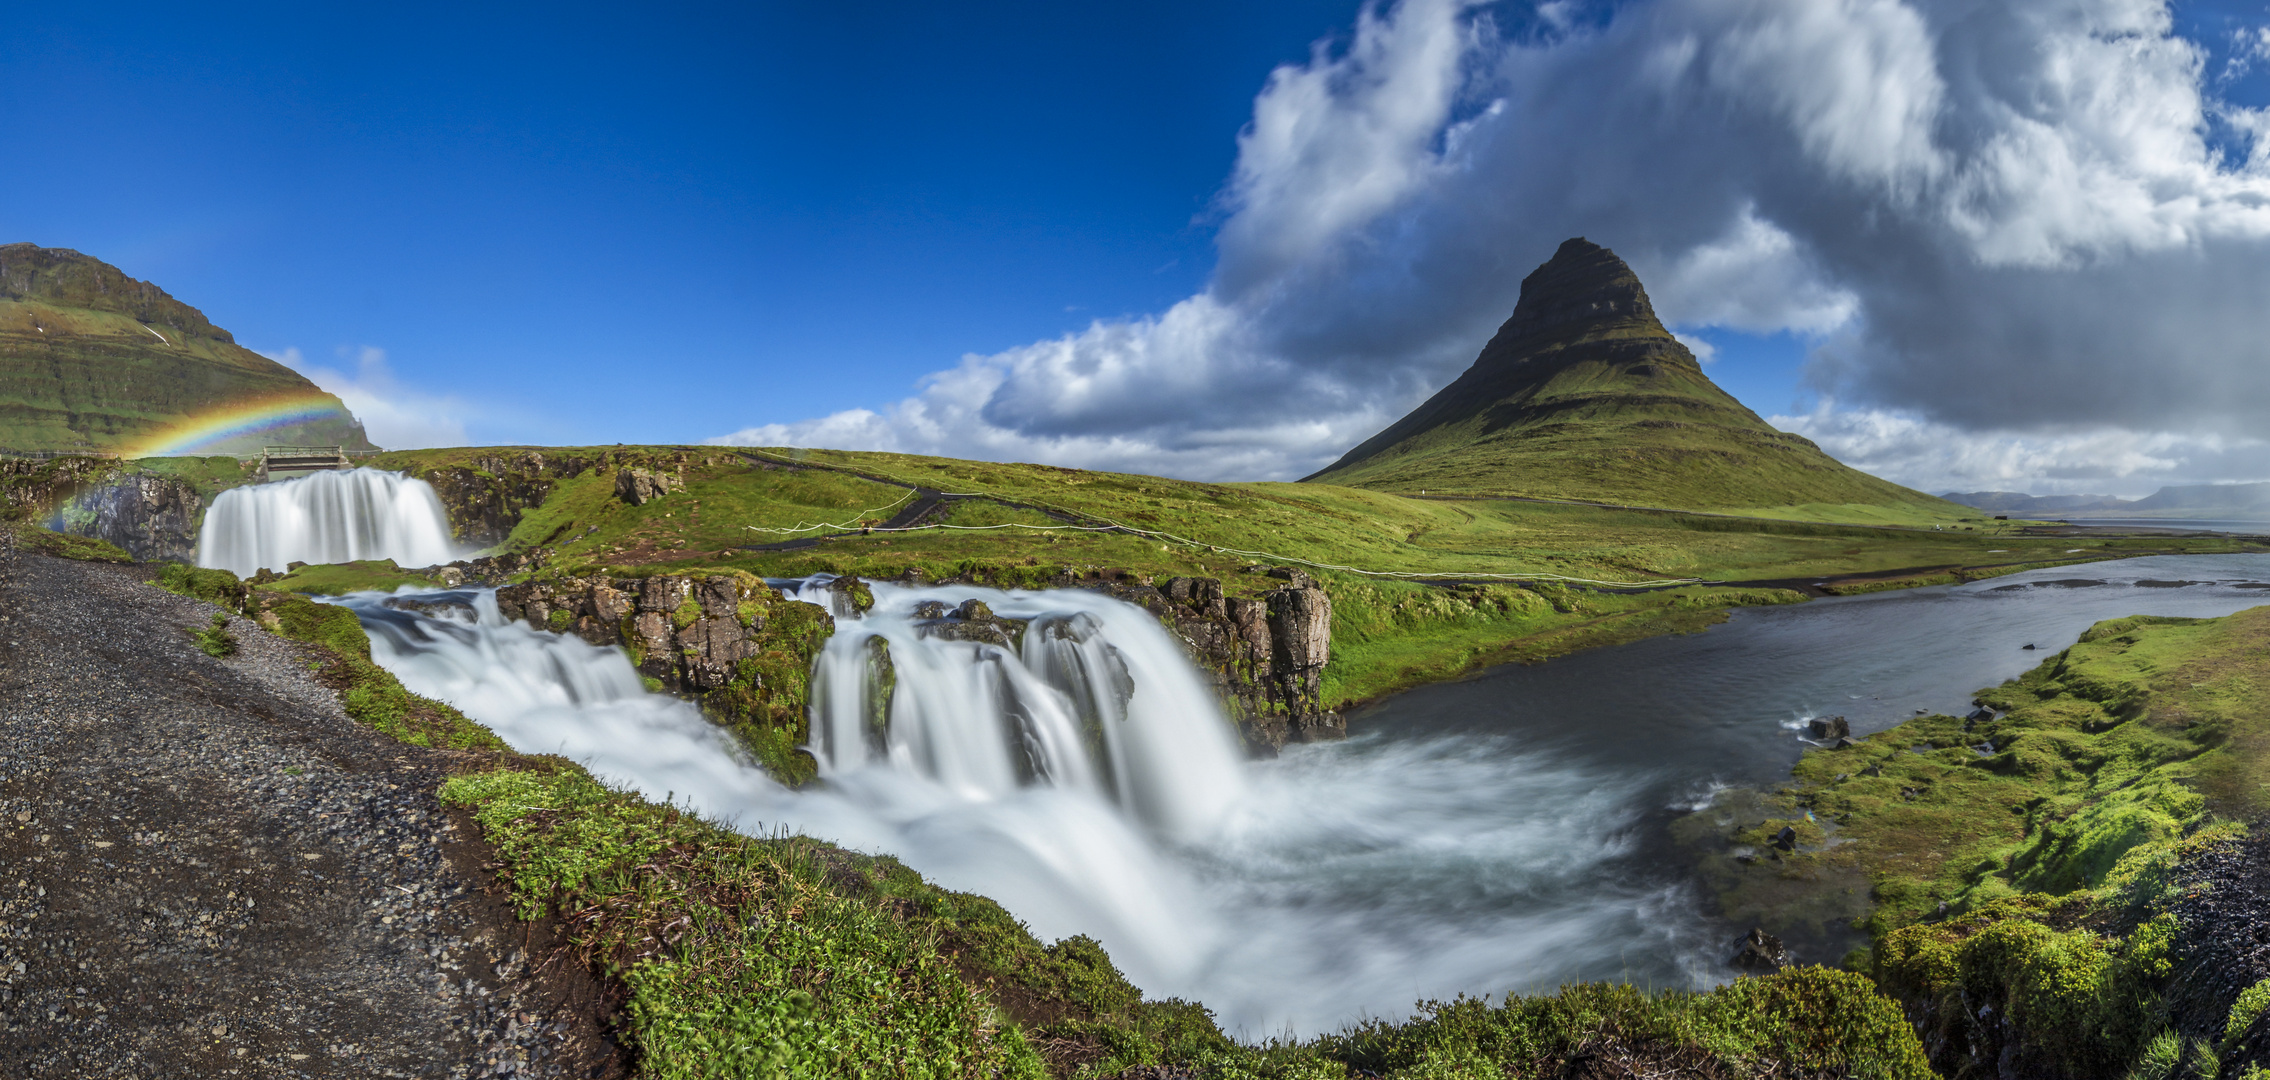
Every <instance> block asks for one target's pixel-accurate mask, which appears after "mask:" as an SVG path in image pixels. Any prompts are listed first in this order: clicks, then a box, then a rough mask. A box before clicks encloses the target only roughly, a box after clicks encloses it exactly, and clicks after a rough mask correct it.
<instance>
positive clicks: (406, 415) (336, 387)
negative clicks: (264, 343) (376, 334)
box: [263, 345, 473, 450]
mask: <svg viewBox="0 0 2270 1080" xmlns="http://www.w3.org/2000/svg"><path fill="white" fill-rule="evenodd" d="M263 355H265V356H267V357H268V358H269V359H271V360H274V361H276V362H277V363H280V364H282V365H284V366H285V367H288V368H291V369H292V370H294V371H297V372H299V373H300V374H302V375H305V376H307V378H308V380H309V381H311V382H313V383H315V385H317V386H320V387H322V388H323V389H324V390H325V391H327V392H329V393H331V394H334V395H337V397H338V398H339V400H340V401H342V402H344V403H346V406H347V411H349V412H352V413H354V414H355V419H357V420H360V421H362V422H363V432H364V434H365V435H367V436H368V437H369V438H370V441H371V442H373V443H376V444H378V445H379V446H383V447H385V448H386V449H389V450H419V449H424V448H427V447H434V446H465V445H468V444H469V441H468V440H467V439H466V437H465V421H466V420H467V419H469V418H470V417H471V416H472V415H473V410H472V408H471V407H469V406H468V405H466V403H465V402H464V401H462V400H460V399H458V398H457V397H455V396H450V395H442V396H435V395H432V394H427V393H425V392H423V391H420V390H416V389H412V388H410V387H407V386H404V385H402V384H401V383H400V382H399V381H398V380H396V379H395V377H394V372H393V369H391V368H389V367H388V366H387V363H386V350H384V349H379V348H373V347H371V346H368V345H365V346H363V347H362V348H361V349H360V350H356V351H355V352H354V354H353V356H352V359H353V361H354V364H355V372H354V374H352V375H350V374H347V373H345V372H342V371H339V370H337V369H334V368H328V367H317V366H313V365H311V364H310V363H309V362H308V359H307V358H306V357H305V356H302V355H300V351H299V350H298V349H296V348H291V349H285V350H284V351H283V352H280V353H265V354H263ZM339 357H340V359H342V360H346V359H349V358H350V357H349V354H348V350H347V349H344V348H342V349H340V350H339Z"/></svg>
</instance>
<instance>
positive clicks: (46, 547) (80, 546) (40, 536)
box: [17, 525, 134, 563]
mask: <svg viewBox="0 0 2270 1080" xmlns="http://www.w3.org/2000/svg"><path fill="white" fill-rule="evenodd" d="M17 535H18V536H20V537H22V538H23V541H24V546H26V547H28V548H30V549H31V550H33V551H36V552H39V553H40V554H42V555H53V556H55V557H57V558H62V559H77V560H79V561H80V562H107V563H130V562H133V561H134V556H132V555H129V554H127V553H126V550H125V549H124V548H121V547H119V546H118V545H116V544H113V543H111V542H110V541H108V540H102V539H98V538H96V537H92V536H73V535H71V534H69V533H59V532H51V531H49V530H47V529H42V528H40V527H38V526H36V525H31V526H24V527H22V528H20V529H18V530H17Z"/></svg>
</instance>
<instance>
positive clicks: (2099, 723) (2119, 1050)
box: [1694, 607, 2270, 1078]
mask: <svg viewBox="0 0 2270 1080" xmlns="http://www.w3.org/2000/svg"><path fill="white" fill-rule="evenodd" d="M2266 688H2270V607H2261V608H2254V609H2251V610H2248V611H2243V612H2239V613H2237V614H2234V615H2230V616H2225V617H2222V618H2215V619H2177V618H2154V617H2132V618H2124V619H2114V620H2109V621H2106V622H2102V623H2099V624H2097V625H2096V626H2095V627H2093V628H2092V629H2090V630H2089V631H2088V632H2087V633H2086V634H2084V635H2082V637H2081V640H2080V642H2079V643H2078V644H2076V645H2074V646H2073V647H2072V648H2070V649H2067V650H2065V651H2063V652H2060V653H2058V654H2057V655H2055V656H2052V657H2050V658H2049V659H2047V660H2045V661H2044V662H2043V663H2042V664H2041V665H2040V666H2038V667H2036V668H2035V669H2034V670H2032V671H2030V672H2027V673H2026V674H2025V675H2024V676H2023V677H2021V678H2018V679H2015V680H2012V681H2011V682H2009V683H2006V684H2004V685H2002V686H1999V687H1995V688H1992V689H1989V690H1986V691H1982V692H1981V694H1980V696H1979V700H1980V702H1981V704H1982V706H1983V707H1982V708H1981V709H1980V710H1979V711H1977V712H1974V713H1973V714H1971V716H1969V717H1968V718H1957V717H1950V716H1930V717H1923V718H1918V719H1916V720H1913V721H1910V722H1908V723H1904V724H1901V725H1899V726H1897V727H1895V728H1892V729H1890V730H1888V731H1884V732H1879V733H1877V734H1875V735H1872V736H1869V737H1867V738H1864V739H1860V740H1858V741H1856V742H1855V743H1854V744H1853V745H1851V746H1849V747H1846V748H1841V749H1832V750H1819V751H1814V752H1810V753H1808V754H1806V756H1805V758H1804V760H1803V761H1802V762H1801V763H1800V764H1799V765H1798V767H1797V769H1796V775H1795V782H1794V783H1793V784H1792V785H1791V786H1790V787H1788V788H1786V789H1784V790H1783V791H1781V792H1779V793H1777V794H1776V795H1775V796H1773V797H1772V798H1771V799H1770V800H1768V803H1767V805H1766V813H1765V815H1764V816H1763V817H1762V819H1757V818H1753V819H1750V820H1747V821H1741V822H1738V823H1737V824H1738V825H1739V827H1738V828H1737V829H1735V831H1733V832H1732V834H1731V835H1728V836H1726V837H1725V844H1724V846H1723V847H1722V848H1720V849H1719V850H1718V851H1717V852H1716V853H1715V854H1712V855H1710V856H1708V857H1706V859H1705V872H1706V875H1707V876H1709V877H1710V878H1711V879H1712V880H1714V881H1715V883H1716V884H1717V886H1718V888H1719V890H1720V895H1721V900H1722V902H1723V903H1724V904H1725V906H1726V907H1727V908H1728V909H1729V910H1730V912H1732V913H1734V914H1736V915H1737V916H1738V917H1742V918H1752V919H1757V920H1760V921H1763V922H1765V923H1766V924H1767V925H1774V923H1775V920H1783V921H1787V920H1792V919H1795V920H1804V919H1814V920H1819V919H1824V918H1833V917H1838V916H1845V917H1849V916H1852V915H1859V916H1860V917H1862V918H1863V920H1864V926H1865V928H1866V929H1867V931H1868V932H1869V937H1870V939H1871V941H1872V942H1873V944H1872V947H1870V948H1868V949H1865V950H1863V951H1861V952H1859V953H1856V954H1855V955H1854V956H1852V957H1851V958H1849V959H1848V961H1847V963H1848V965H1849V966H1851V967H1854V968H1857V969H1860V970H1865V971H1868V972H1870V973H1871V974H1872V975H1873V976H1874V977H1875V978H1876V980H1877V981H1878V983H1879V985H1881V986H1882V987H1883V988H1884V989H1885V991H1886V992H1888V993H1891V994H1893V995H1895V996H1897V997H1899V998H1900V999H1901V1000H1902V1001H1903V1002H1904V1003H1905V1005H1906V1006H1907V1008H1908V1015H1909V1016H1910V1017H1911V1018H1912V1019H1914V1020H1916V1021H1917V1023H1918V1026H1919V1028H1920V1030H1921V1031H1922V1033H1923V1035H1924V1037H1925V1043H1926V1045H1927V1047H1928V1048H1929V1050H1930V1054H1931V1058H1932V1064H1933V1065H1934V1066H1935V1067H1936V1068H1937V1069H1938V1070H1939V1071H1940V1072H1941V1073H1942V1074H1943V1075H1949V1076H1972V1075H1997V1074H2000V1075H2009V1074H2010V1073H2011V1070H2013V1069H2014V1070H2015V1071H2016V1074H2018V1075H2042V1076H2066V1077H2075V1078H2095V1077H2103V1078H2115V1077H2123V1076H2134V1077H2140V1078H2167V1077H2174V1076H2191V1077H2201V1078H2206V1077H2215V1076H2218V1075H2221V1076H2234V1077H2235V1076H2240V1075H2244V1076H2246V1077H2258V1076H2262V1075H2266V1073H2265V1071H2264V1070H2265V1068H2266V1067H2270V1037H2265V1036H2270V1028H2266V1027H2261V1026H2259V1025H2258V1022H2259V1021H2261V1019H2262V1016H2263V1013H2264V1009H2265V1005H2266V1004H2270V966H2265V965H2264V964H2263V962H2262V960H2261V958H2259V957H2252V958H2250V954H2248V953H2247V952H2246V951H2245V949H2244V948H2239V949H2235V950H2234V949H2232V948H2230V947H2227V946H2228V943H2229V942H2231V941H2234V940H2236V941H2239V942H2251V941H2252V940H2253V939H2254V938H2255V936H2256V935H2257V934H2258V933H2259V932H2260V927H2259V924H2258V921H2257V919H2258V918H2259V916H2258V915H2257V916H2255V917H2239V916H2236V915H2233V914H2231V913H2232V912H2233V911H2234V910H2238V909H2234V908H2233V907H2232V906H2231V905H2234V904H2244V903H2251V902H2252V901H2251V897H2252V896H2253V895H2255V890H2256V889H2257V888H2258V887H2259V886H2260V885H2263V884H2270V882H2264V881H2262V880H2261V879H2260V877H2259V876H2256V877H2248V876H2246V875H2237V876H2233V875H2230V874H2223V875H2222V876H2221V877H2220V878H2218V877H2217V876H2216V873H2215V872H2214V869H2213V868H2214V867H2217V866H2221V865H2226V864H2231V863H2232V860H2233V858H2234V855H2233V853H2234V852H2238V851H2242V850H2249V847H2248V846H2249V845H2254V844H2258V843H2259V842H2260V841H2259V839H2258V838H2253V837H2249V835H2248V832H2249V825H2250V823H2253V822H2258V821H2260V820H2262V818H2263V816H2264V814H2265V812H2270V697H2266V696H2265V689H2266ZM1713 814H1717V815H1718V816H1719V819H1720V820H1721V821H1724V820H1725V817H1726V815H1725V814H1724V813H1723V812H1722V811H1706V812H1704V814H1701V815H1697V819H1694V820H1695V821H1697V822H1698V823H1700V824H1703V825H1708V824H1710V822H1709V821H1708V820H1707V819H1708V818H1709V817H1710V816H1711V815H1713ZM1785 830H1786V831H1785ZM1856 882H1857V884H1858V885H1859V886H1860V892H1861V893H1863V894H1864V896H1863V897H1860V899H1864V901H1865V902H1864V903H1861V904H1858V905H1857V906H1854V905H1852V904H1851V903H1850V901H1851V900H1852V899H1855V897H1854V896H1853V895H1852V894H1850V893H1848V892H1847V890H1849V889H1851V888H1852V887H1853V885H1854V884H1855V883H1856ZM2258 969H2259V970H2258ZM2012 1063H2015V1064H2012Z"/></svg>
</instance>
